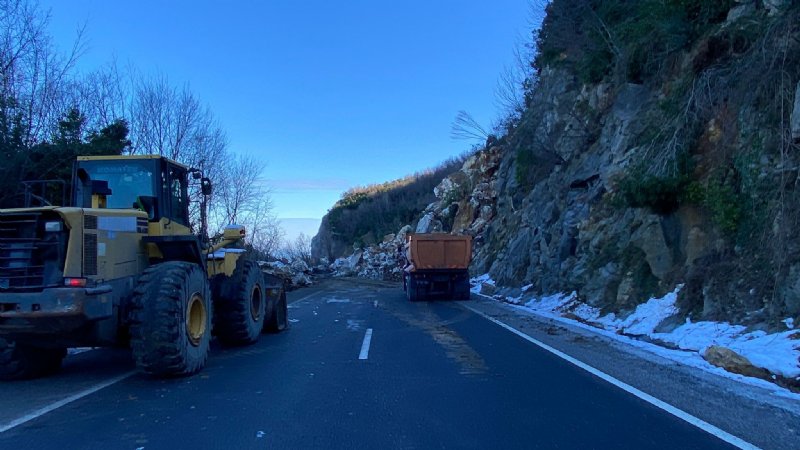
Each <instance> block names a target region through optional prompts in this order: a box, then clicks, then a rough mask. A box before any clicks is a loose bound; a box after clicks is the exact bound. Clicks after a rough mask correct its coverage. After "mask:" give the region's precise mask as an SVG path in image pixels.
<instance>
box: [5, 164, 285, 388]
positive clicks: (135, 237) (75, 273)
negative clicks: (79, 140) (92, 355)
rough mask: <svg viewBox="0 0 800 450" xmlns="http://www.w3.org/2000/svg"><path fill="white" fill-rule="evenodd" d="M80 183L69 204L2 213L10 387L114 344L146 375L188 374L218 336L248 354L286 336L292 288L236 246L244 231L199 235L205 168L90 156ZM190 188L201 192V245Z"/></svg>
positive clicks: (79, 171)
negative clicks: (249, 347)
mask: <svg viewBox="0 0 800 450" xmlns="http://www.w3.org/2000/svg"><path fill="white" fill-rule="evenodd" d="M72 178H73V181H72V185H71V196H70V197H71V199H70V201H69V202H68V203H69V206H57V205H51V204H50V202H48V201H47V200H46V199H45V197H43V196H42V195H38V194H36V193H32V192H31V191H26V196H25V198H26V202H27V203H28V204H27V205H26V207H24V208H19V209H0V379H2V380H12V379H20V378H31V377H36V376H42V375H46V374H49V373H53V372H55V371H57V370H58V369H59V368H60V366H61V362H62V359H63V358H64V356H65V355H66V353H67V349H68V348H71V347H110V346H115V347H116V346H129V347H130V348H131V350H132V354H133V357H134V359H135V361H136V365H137V367H138V368H139V369H141V370H142V371H144V372H145V373H147V374H150V375H153V376H182V375H189V374H193V373H196V372H198V371H200V370H201V369H202V368H203V366H204V365H205V363H206V359H207V356H208V352H209V342H210V341H211V338H212V333H213V334H214V335H215V336H216V337H217V338H218V339H219V340H220V341H221V342H222V343H224V344H227V345H245V344H250V343H253V342H255V341H256V340H257V339H258V338H259V336H260V334H261V333H262V332H279V331H281V330H283V329H285V328H286V327H287V325H288V319H287V305H286V294H285V292H284V290H283V282H282V280H280V279H277V278H275V277H271V276H269V275H267V274H264V273H263V272H262V271H261V270H260V269H259V267H258V264H257V263H256V262H255V261H254V260H252V259H251V258H250V257H249V255H248V253H247V252H246V251H245V250H244V249H243V248H234V247H242V245H241V242H242V239H243V238H244V237H245V229H244V227H242V226H238V225H229V226H227V227H226V228H225V229H224V232H223V233H222V237H221V240H220V241H219V242H217V243H215V244H213V245H212V244H210V243H208V242H207V240H206V239H204V238H201V237H200V236H202V235H205V229H206V212H205V208H206V204H207V202H206V201H205V200H206V199H207V196H208V195H210V194H211V183H210V181H209V180H208V178H206V177H204V176H203V175H202V172H201V171H200V170H198V169H194V168H190V167H187V166H185V165H182V164H180V163H178V162H176V161H172V160H170V159H167V158H164V157H160V156H155V155H129V156H92V157H89V156H80V157H78V158H77V161H76V162H75V164H74V169H73V177H72ZM43 183H46V182H43ZM192 183H194V184H192ZM190 184H191V185H192V186H194V187H195V189H199V191H200V192H201V193H202V195H201V198H202V199H203V200H201V201H200V217H201V233H200V236H199V235H195V234H194V233H193V232H192V230H191V227H190V222H189V214H190V212H189V211H190V202H189V189H190ZM30 185H31V184H30V183H29V184H28V185H26V188H27V187H30ZM42 191H44V188H42ZM36 192H38V191H36ZM37 202H38V204H36V205H33V203H37ZM65 203H67V202H65ZM192 205H195V203H193V204H192Z"/></svg>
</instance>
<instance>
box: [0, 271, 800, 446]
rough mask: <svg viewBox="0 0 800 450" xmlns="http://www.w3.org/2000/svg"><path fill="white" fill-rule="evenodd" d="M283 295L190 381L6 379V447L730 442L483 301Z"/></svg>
mask: <svg viewBox="0 0 800 450" xmlns="http://www.w3.org/2000/svg"><path fill="white" fill-rule="evenodd" d="M289 302H290V307H289V308H290V309H289V315H290V319H291V322H292V323H291V328H290V330H288V331H287V332H285V333H282V334H278V335H264V336H263V337H262V339H261V340H260V341H259V342H258V343H256V344H254V345H252V346H249V347H244V348H224V347H219V346H217V345H214V346H213V347H212V354H211V357H210V358H209V362H208V365H207V367H206V368H205V370H204V371H203V372H201V373H200V374H198V375H196V376H193V377H189V378H181V379H168V380H157V379H151V378H148V377H146V376H144V375H141V374H138V373H136V372H135V370H134V367H133V365H132V363H131V361H130V355H129V353H128V352H126V351H124V350H105V349H104V350H92V351H88V352H84V353H81V354H77V355H70V356H69V357H68V358H67V359H66V360H65V363H64V370H63V372H62V373H60V374H59V375H56V376H53V377H50V378H46V379H40V380H31V381H24V382H14V383H4V384H1V385H0V430H4V431H2V432H0V448H1V449H58V450H64V449H73V448H75V449H117V448H119V449H131V450H133V449H147V450H150V449H171V450H174V449H184V448H192V449H213V448H220V449H228V448H230V449H238V448H242V449H251V448H252V449H267V448H277V449H281V448H297V449H317V448H318V449H336V448H342V449H360V448H363V449H377V448H380V449H395V448H396V449H437V448H455V449H489V448H491V449H514V448H520V449H539V448H540V449H559V448H561V449H573V448H574V449H591V448H596V449H658V448H664V449H675V448H680V449H718V448H719V449H723V448H735V447H734V446H733V445H731V443H729V442H725V441H723V440H722V439H720V438H719V437H717V436H715V435H713V434H712V432H709V431H707V430H704V429H701V428H700V427H698V426H695V425H693V424H691V423H689V422H687V420H685V419H682V418H679V417H677V416H676V415H674V414H671V413H669V412H666V411H665V410H664V409H663V408H661V407H657V406H654V405H653V404H652V402H648V401H645V400H643V399H642V398H640V397H639V396H637V395H632V394H631V393H630V392H628V391H626V390H624V389H623V388H620V387H619V386H618V385H615V384H613V383H610V382H608V381H606V380H603V379H601V378H600V377H598V376H597V375H595V374H592V373H589V372H587V371H586V370H584V369H582V368H580V367H578V366H576V365H575V364H573V363H571V362H569V361H567V360H565V359H563V358H561V357H559V356H557V355H555V354H553V353H552V352H549V351H546V350H544V349H542V348H541V347H540V346H537V345H535V344H534V343H532V342H531V340H530V339H526V338H525V337H524V336H522V335H520V334H519V333H514V332H512V331H509V329H507V328H504V327H503V326H499V325H498V324H497V323H494V322H492V321H490V320H488V319H487V318H486V317H484V316H483V315H481V314H478V313H476V312H475V310H480V307H481V306H480V305H481V302H480V301H479V300H473V301H469V302H444V301H438V302H431V303H424V302H423V303H409V302H408V301H407V300H405V297H404V295H403V293H402V290H401V289H400V288H399V287H398V286H397V285H395V284H388V283H378V282H359V281H353V280H326V281H323V282H322V283H321V284H320V285H317V286H315V287H313V288H307V289H302V290H298V291H294V292H291V293H290V296H289ZM578 341H579V340H578ZM576 342H577V341H576ZM712 419H713V417H712ZM702 420H708V418H705V419H702ZM753 420H759V419H758V418H754V419H753ZM712 428H713V426H712ZM726 431H731V432H733V433H738V434H740V435H741V433H739V431H740V430H726ZM723 433H724V432H723ZM745 433H751V435H750V436H746V437H748V438H753V437H755V438H756V439H757V438H758V434H759V433H758V432H751V431H747V430H745ZM748 442H752V440H748V441H742V442H740V445H744V446H746V444H747V443H748ZM734 443H735V442H734ZM742 443H743V444H742ZM765 443H766V444H767V445H766V446H767V447H769V446H772V447H774V448H779V447H781V445H780V441H778V442H777V443H776V442H775V441H769V440H762V441H761V442H757V443H756V445H765ZM773 444H774V445H773ZM787 444H788V445H789V446H788V447H786V448H791V443H787Z"/></svg>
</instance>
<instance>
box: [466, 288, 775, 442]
mask: <svg viewBox="0 0 800 450" xmlns="http://www.w3.org/2000/svg"><path fill="white" fill-rule="evenodd" d="M460 305H461V306H463V307H464V308H466V309H468V310H470V311H472V312H474V313H475V314H477V315H479V316H481V317H483V318H484V319H486V320H489V321H491V322H494V323H496V324H497V325H500V326H501V327H503V328H505V329H506V330H508V331H510V332H512V333H514V334H516V335H517V336H519V337H521V338H523V339H525V340H526V341H528V342H530V343H532V344H535V345H537V346H539V347H541V348H542V349H544V350H547V351H548V352H550V353H552V354H554V355H556V356H558V357H559V358H561V359H564V360H566V361H568V362H570V363H572V364H574V365H576V366H578V367H580V368H581V369H583V370H585V371H587V372H589V373H591V374H592V375H594V376H596V377H598V378H600V379H602V380H604V381H607V382H609V383H611V384H613V385H614V386H616V387H618V388H620V389H622V390H624V391H626V392H628V393H630V394H632V395H635V396H636V397H639V398H640V399H642V400H644V401H646V402H647V403H650V404H651V405H653V406H655V407H656V408H659V409H661V410H663V411H665V412H667V413H669V414H672V415H673V416H675V417H677V418H679V419H681V420H684V421H686V422H688V423H690V424H692V425H694V426H696V427H697V428H700V429H701V430H703V431H705V432H707V433H709V434H711V435H714V436H716V437H718V438H720V439H722V440H723V441H725V442H727V443H729V444H731V445H734V446H736V447H739V448H741V449H748V450H750V449H752V450H758V448H759V447H756V446H755V445H753V444H751V443H749V442H747V441H745V440H744V439H741V438H738V437H736V436H734V435H732V434H730V433H728V432H727V431H724V430H722V429H720V428H717V427H715V426H714V425H711V424H710V423H708V422H706V421H704V420H703V419H700V418H698V417H695V416H693V415H691V414H689V413H687V412H686V411H683V410H681V409H678V408H676V407H674V406H672V405H670V404H669V403H667V402H664V401H662V400H659V399H657V398H655V397H653V396H652V395H650V394H648V393H646V392H643V391H640V390H639V389H636V388H635V387H633V386H631V385H629V384H627V383H625V382H623V381H620V380H618V379H616V378H614V377H612V376H611V375H609V374H607V373H605V372H601V371H600V370H598V369H595V368H594V367H592V366H590V365H588V364H586V363H584V362H583V361H579V360H577V359H575V358H573V357H572V356H569V355H567V354H566V353H564V352H562V351H560V350H556V349H555V348H553V347H550V346H549V345H547V344H545V343H544V342H541V341H539V340H536V339H534V338H532V337H530V336H528V335H527V334H525V333H523V332H522V331H519V330H517V329H516V328H514V327H512V326H511V325H508V324H506V323H504V322H501V321H499V320H497V319H495V318H494V317H490V316H488V315H486V314H484V313H483V312H481V311H478V310H477V309H475V308H473V307H471V306H467V305H465V304H463V303H461V304H460Z"/></svg>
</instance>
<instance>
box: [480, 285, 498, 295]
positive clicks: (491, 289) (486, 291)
mask: <svg viewBox="0 0 800 450" xmlns="http://www.w3.org/2000/svg"><path fill="white" fill-rule="evenodd" d="M495 292H497V287H496V286H495V285H493V284H489V283H481V290H480V293H481V295H487V296H489V297H491V296H492V295H494V294H495Z"/></svg>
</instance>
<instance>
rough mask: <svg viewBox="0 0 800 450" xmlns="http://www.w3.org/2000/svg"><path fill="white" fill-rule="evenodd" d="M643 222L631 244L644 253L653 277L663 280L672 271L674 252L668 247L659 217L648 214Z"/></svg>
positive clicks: (633, 236)
mask: <svg viewBox="0 0 800 450" xmlns="http://www.w3.org/2000/svg"><path fill="white" fill-rule="evenodd" d="M643 222H644V223H642V225H641V226H640V227H639V228H638V229H637V230H636V231H635V232H634V233H633V235H632V236H631V242H632V243H633V244H634V245H635V246H636V247H638V248H640V249H641V250H642V251H643V252H644V254H645V257H646V259H647V264H648V265H650V271H651V272H652V273H653V275H655V276H656V278H658V279H659V280H663V279H664V278H666V276H667V274H668V273H669V271H670V270H672V265H673V261H672V251H671V250H670V249H669V247H668V246H667V242H666V239H665V238H664V231H663V229H662V227H661V222H660V220H659V218H658V216H656V215H655V214H648V215H647V216H646V217H645V218H644V221H643Z"/></svg>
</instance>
